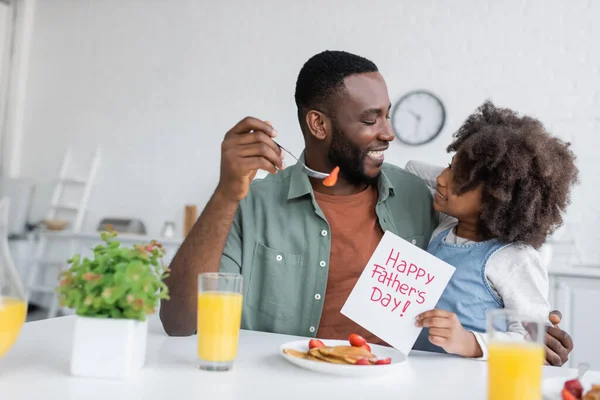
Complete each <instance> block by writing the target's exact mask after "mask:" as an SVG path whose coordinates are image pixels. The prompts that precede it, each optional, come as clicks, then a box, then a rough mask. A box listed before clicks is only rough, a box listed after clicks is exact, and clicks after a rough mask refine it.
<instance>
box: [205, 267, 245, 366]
mask: <svg viewBox="0 0 600 400" xmlns="http://www.w3.org/2000/svg"><path fill="white" fill-rule="evenodd" d="M242 281H243V278H242V276H241V275H240V274H233V273H218V272H216V273H204V274H200V275H199V276H198V331H197V335H198V366H199V367H200V369H203V370H209V371H228V370H230V369H231V368H232V367H233V361H234V360H235V357H236V356H237V349H238V341H239V335H240V326H241V322H242V297H243V295H242Z"/></svg>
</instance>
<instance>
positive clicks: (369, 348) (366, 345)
mask: <svg viewBox="0 0 600 400" xmlns="http://www.w3.org/2000/svg"><path fill="white" fill-rule="evenodd" d="M360 347H362V348H363V349H365V350H366V351H368V352H369V353H370V352H371V346H369V345H368V344H367V343H365V344H363V345H362V346H360Z"/></svg>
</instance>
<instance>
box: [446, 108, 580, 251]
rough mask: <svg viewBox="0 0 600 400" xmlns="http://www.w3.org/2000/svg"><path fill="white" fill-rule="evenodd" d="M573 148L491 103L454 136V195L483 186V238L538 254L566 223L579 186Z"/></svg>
mask: <svg viewBox="0 0 600 400" xmlns="http://www.w3.org/2000/svg"><path fill="white" fill-rule="evenodd" d="M569 146H570V143H565V142H563V141H561V140H560V139H558V138H556V137H553V136H551V135H550V134H549V133H548V132H547V131H546V129H545V128H544V126H543V124H542V123H541V122H540V121H538V120H537V119H534V118H532V117H528V116H519V115H518V114H517V113H516V112H514V111H512V110H510V109H506V108H496V107H495V106H494V105H493V104H492V103H491V102H490V101H486V102H485V103H484V104H483V105H482V106H480V107H479V108H478V109H477V111H476V112H475V113H474V114H472V115H471V116H470V117H469V118H468V119H467V120H466V122H465V123H464V124H463V125H462V126H461V127H460V129H459V130H458V132H457V133H456V134H455V135H454V141H453V143H451V144H450V146H448V149H447V151H448V152H451V151H453V152H456V154H455V156H454V160H453V163H452V170H453V173H454V178H453V191H454V192H455V193H456V194H457V195H461V194H463V193H465V192H468V191H470V190H472V189H475V188H476V187H477V186H479V185H480V184H482V185H483V194H482V210H481V217H480V222H479V233H480V234H481V235H482V237H484V238H497V239H498V240H500V241H501V242H504V243H515V242H516V243H523V244H528V245H531V246H533V247H534V248H536V249H537V248H539V247H540V246H541V245H542V244H544V242H545V241H546V238H547V237H548V236H549V235H550V234H552V233H553V232H554V230H555V229H556V228H558V227H559V226H560V225H561V224H562V223H563V219H562V214H563V213H564V212H565V209H566V207H567V206H568V205H569V204H570V201H571V200H570V190H571V186H572V185H574V184H575V183H577V182H578V174H579V172H578V170H577V167H576V166H575V159H576V158H575V155H574V154H573V152H572V151H571V150H570V148H569Z"/></svg>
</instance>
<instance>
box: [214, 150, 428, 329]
mask: <svg viewBox="0 0 600 400" xmlns="http://www.w3.org/2000/svg"><path fill="white" fill-rule="evenodd" d="M301 159H303V157H302V158H301ZM432 201H433V199H432V196H431V193H430V192H429V190H428V189H427V187H426V186H425V184H424V183H423V182H422V181H421V180H420V179H419V178H417V177H416V176H414V175H412V174H411V173H409V172H406V171H405V170H403V169H401V168H398V167H396V166H393V165H389V164H384V165H383V169H382V173H381V175H380V178H379V182H378V201H377V205H376V207H375V211H376V214H377V218H378V220H379V224H380V226H381V228H382V229H383V231H384V232H385V231H386V230H389V231H391V232H393V233H395V234H396V235H398V236H400V237H402V238H404V239H406V240H408V241H410V242H412V243H413V244H415V245H417V246H419V247H421V248H426V246H427V244H428V243H429V239H430V237H431V234H432V232H433V229H434V228H435V226H436V224H437V220H436V217H435V214H434V212H433V208H432ZM351 217H352V216H351V215H349V216H348V218H351ZM356 234H357V235H360V232H357V233H356ZM330 247H331V235H330V227H329V223H328V222H327V219H326V218H325V215H324V214H323V212H322V211H321V209H320V208H319V205H318V204H317V202H316V201H315V197H314V193H313V189H312V186H311V184H310V181H309V179H308V177H307V176H306V174H305V173H304V172H303V171H302V167H301V166H300V164H295V165H293V166H291V167H288V168H287V169H285V170H283V171H280V172H279V173H278V174H276V175H269V176H267V177H266V178H264V179H261V180H255V181H254V182H252V184H251V185H250V190H249V193H248V195H247V196H246V197H245V198H244V199H243V200H242V201H241V203H240V205H239V207H238V210H237V214H236V218H235V220H234V223H233V225H232V227H231V231H230V233H229V237H228V239H227V244H226V245H225V249H224V251H223V256H222V258H221V267H220V270H221V271H222V272H237V273H241V274H242V275H243V278H244V282H243V286H244V305H243V310H242V329H250V330H258V331H265V332H275V333H283V334H291V335H299V336H312V337H314V336H315V335H316V333H317V330H318V327H319V321H320V320H321V312H322V309H323V302H324V301H325V289H326V287H327V276H328V272H329V255H330Z"/></svg>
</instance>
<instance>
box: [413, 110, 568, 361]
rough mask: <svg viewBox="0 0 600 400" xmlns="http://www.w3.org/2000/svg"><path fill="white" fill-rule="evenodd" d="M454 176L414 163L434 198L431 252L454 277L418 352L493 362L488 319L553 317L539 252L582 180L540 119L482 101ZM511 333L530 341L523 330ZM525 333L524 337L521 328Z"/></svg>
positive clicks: (460, 136)
mask: <svg viewBox="0 0 600 400" xmlns="http://www.w3.org/2000/svg"><path fill="white" fill-rule="evenodd" d="M448 151H449V152H450V151H453V152H455V155H454V157H453V159H452V162H451V164H450V165H449V166H448V167H447V168H446V169H443V170H442V169H441V168H437V167H433V166H429V165H427V164H424V163H419V162H415V161H410V162H409V163H408V164H407V166H406V169H407V170H408V171H411V172H412V173H414V174H416V175H418V176H419V177H421V178H422V179H423V180H424V181H425V182H426V183H427V184H428V185H429V186H430V187H431V188H432V191H433V193H434V196H435V201H434V208H435V210H436V211H437V212H438V213H439V216H440V224H439V226H438V228H437V229H436V230H435V231H434V233H433V235H432V239H431V241H430V243H429V247H428V252H430V253H431V254H433V255H435V256H436V257H438V258H440V259H442V260H444V261H446V262H447V263H449V264H451V265H453V266H454V267H455V268H456V270H455V273H454V275H453V277H452V279H451V280H450V282H449V284H448V286H447V288H446V290H445V291H444V293H443V294H442V297H441V298H440V300H439V302H438V303H437V305H436V309H434V310H430V311H427V312H424V313H422V314H421V315H419V316H417V321H416V325H417V326H422V327H424V329H423V331H422V332H421V335H420V336H419V338H418V339H417V342H416V343H415V345H414V347H413V349H415V350H426V351H437V352H447V353H452V354H458V355H461V356H464V357H474V358H478V357H481V358H486V357H487V344H486V342H487V339H486V335H485V333H484V332H485V330H486V313H487V312H488V311H489V310H492V309H497V308H507V309H513V310H516V311H518V312H520V313H523V314H526V315H532V316H539V317H540V318H543V319H544V320H545V319H547V316H548V313H549V310H550V306H549V303H548V299H547V296H548V272H547V268H546V266H545V265H543V264H542V262H541V261H540V258H539V255H538V252H537V249H538V248H539V247H540V246H541V245H542V244H543V243H544V242H545V241H546V238H547V237H548V235H550V234H551V233H552V232H553V231H554V229H556V228H557V227H558V226H560V225H561V224H562V213H563V212H564V211H565V209H566V207H567V206H568V204H569V203H570V189H571V187H572V185H573V184H574V183H576V182H577V175H578V171H577V168H576V166H575V156H574V155H573V153H572V152H571V151H570V149H569V144H568V143H564V142H562V141H561V140H559V139H557V138H555V137H552V136H551V135H550V134H548V133H547V132H546V130H545V128H544V126H543V125H542V124H541V123H540V122H539V121H538V120H536V119H534V118H531V117H527V116H519V115H517V114H516V113H515V112H514V111H512V110H509V109H503V108H496V107H495V106H494V105H493V104H492V103H490V102H486V103H484V104H483V105H482V106H481V107H479V109H478V110H477V112H475V113H474V114H473V115H471V116H470V117H469V118H468V119H467V121H466V122H465V123H464V124H463V126H462V127H461V128H460V129H459V131H458V132H457V133H456V134H455V140H454V142H453V143H452V144H451V145H450V146H449V147H448ZM513 325H514V324H511V327H512V328H514V329H512V328H509V330H514V331H515V332H516V333H519V331H520V333H521V334H522V333H523V332H522V327H521V326H520V324H518V323H517V324H516V325H515V326H516V327H514V326H513ZM520 329H521V330H520Z"/></svg>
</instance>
